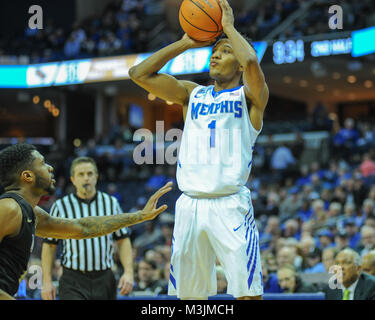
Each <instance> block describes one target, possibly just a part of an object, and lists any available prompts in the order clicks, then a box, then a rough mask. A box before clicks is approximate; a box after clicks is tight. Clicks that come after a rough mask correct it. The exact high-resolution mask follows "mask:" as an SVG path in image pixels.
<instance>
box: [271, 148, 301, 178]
mask: <svg viewBox="0 0 375 320" xmlns="http://www.w3.org/2000/svg"><path fill="white" fill-rule="evenodd" d="M295 163H296V159H295V158H294V157H293V154H292V152H291V151H290V149H289V148H288V147H287V146H286V145H285V144H284V145H281V146H279V147H277V148H276V149H275V151H274V152H273V154H272V157H271V168H272V169H273V170H274V171H275V172H276V173H277V174H279V175H280V178H281V180H284V178H285V174H286V173H287V172H288V171H289V169H290V166H291V165H294V164H295Z"/></svg>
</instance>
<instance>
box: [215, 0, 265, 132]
mask: <svg viewBox="0 0 375 320" xmlns="http://www.w3.org/2000/svg"><path fill="white" fill-rule="evenodd" d="M218 3H219V5H220V7H221V10H222V12H223V15H222V21H221V23H222V26H223V31H224V33H225V34H226V35H227V37H228V39H229V40H230V41H231V45H232V47H233V53H234V55H235V57H236V59H237V60H238V62H239V63H240V65H241V66H242V67H243V82H244V90H245V94H246V96H247V97H248V98H249V99H250V100H251V101H252V106H253V107H254V108H251V110H250V119H251V122H252V124H253V126H254V128H255V129H257V130H259V129H260V128H261V126H262V120H263V112H264V109H265V108H266V105H267V102H268V96H269V91H268V87H267V84H266V82H265V78H264V74H263V71H262V69H261V68H260V65H259V62H258V57H257V54H256V52H255V50H254V49H253V48H252V47H251V45H250V44H249V43H248V41H247V40H246V39H245V38H244V37H242V36H241V34H240V33H239V32H238V31H237V30H236V29H235V28H234V16H233V10H232V8H231V7H230V5H229V3H228V1H227V0H218Z"/></svg>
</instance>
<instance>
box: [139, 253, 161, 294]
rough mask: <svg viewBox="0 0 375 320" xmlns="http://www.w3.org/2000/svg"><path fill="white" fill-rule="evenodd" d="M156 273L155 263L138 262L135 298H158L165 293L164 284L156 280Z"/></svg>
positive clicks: (144, 260)
mask: <svg viewBox="0 0 375 320" xmlns="http://www.w3.org/2000/svg"><path fill="white" fill-rule="evenodd" d="M156 271H157V267H156V264H155V262H154V261H152V260H146V259H142V260H140V261H139V262H138V266H137V278H136V283H135V286H134V289H133V295H134V296H156V295H158V294H160V292H162V291H163V283H162V282H161V281H159V280H160V279H155V275H156Z"/></svg>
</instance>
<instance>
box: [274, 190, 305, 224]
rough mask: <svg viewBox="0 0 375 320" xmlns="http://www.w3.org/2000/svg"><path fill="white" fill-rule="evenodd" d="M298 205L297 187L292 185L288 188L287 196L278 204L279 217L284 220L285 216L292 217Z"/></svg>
mask: <svg viewBox="0 0 375 320" xmlns="http://www.w3.org/2000/svg"><path fill="white" fill-rule="evenodd" d="M300 207H301V199H300V197H299V195H298V188H297V187H293V188H291V189H290V190H289V196H288V197H287V198H286V199H285V200H284V201H282V202H281V204H280V207H279V209H280V210H279V211H280V219H281V220H286V219H287V218H293V217H294V216H295V215H296V214H297V212H298V210H299V208H300Z"/></svg>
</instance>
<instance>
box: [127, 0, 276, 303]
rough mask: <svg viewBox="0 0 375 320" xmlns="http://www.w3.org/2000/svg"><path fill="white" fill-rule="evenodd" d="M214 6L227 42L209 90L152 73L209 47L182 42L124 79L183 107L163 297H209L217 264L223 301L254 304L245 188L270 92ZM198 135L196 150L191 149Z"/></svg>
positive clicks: (253, 243) (218, 47) (254, 259)
mask: <svg viewBox="0 0 375 320" xmlns="http://www.w3.org/2000/svg"><path fill="white" fill-rule="evenodd" d="M218 2H219V4H220V7H221V9H222V12H223V15H222V26H223V31H224V33H225V34H226V36H227V38H224V39H220V40H219V41H217V43H216V44H215V45H214V47H213V50H212V56H211V58H210V77H211V78H212V79H213V80H214V81H215V84H214V85H212V86H207V87H206V86H200V85H198V84H196V83H193V82H189V81H184V80H177V79H176V78H174V77H172V76H170V75H167V74H162V73H158V72H159V70H160V69H161V68H162V67H163V66H164V65H165V64H166V63H167V62H168V61H169V60H171V59H172V58H174V57H176V56H178V55H179V54H181V53H182V52H184V51H185V50H187V49H190V48H195V47H200V46H205V45H207V44H208V43H202V42H197V41H194V40H192V39H191V38H189V37H188V36H187V35H186V34H185V35H184V36H183V38H182V39H181V40H179V41H177V42H175V43H172V44H171V45H169V46H167V47H165V48H163V49H161V50H159V51H158V52H156V53H154V54H153V55H152V56H150V57H149V58H148V59H146V60H145V61H143V62H142V63H140V64H139V65H137V66H134V67H132V68H131V69H130V72H129V74H130V77H131V78H132V80H133V81H134V82H135V83H137V84H138V85H139V86H141V87H143V88H144V89H145V90H147V91H149V92H151V93H152V94H154V95H156V96H158V97H160V98H161V99H164V100H168V101H173V102H174V103H177V104H180V105H182V106H183V115H184V120H185V127H184V132H183V135H182V140H181V146H180V151H179V157H178V158H179V160H178V166H177V182H178V186H179V188H180V190H181V191H182V192H183V194H182V195H181V196H180V198H179V199H178V200H177V203H176V216H175V227H174V236H173V247H172V257H171V270H170V282H169V289H168V293H169V294H170V295H175V294H176V295H177V296H178V297H179V298H181V299H207V298H208V296H210V295H215V294H216V291H217V284H216V272H215V259H216V257H217V258H218V259H219V261H220V263H221V265H222V266H223V268H224V271H225V275H226V278H227V280H228V293H229V294H232V295H233V296H234V297H236V298H238V299H254V300H255V299H262V295H263V284H262V274H261V263H260V252H259V240H258V237H259V235H258V230H257V228H256V226H255V221H254V212H253V207H252V204H251V198H250V191H249V189H247V188H246V187H245V184H246V182H247V179H248V177H249V174H250V170H251V163H252V149H253V146H254V144H255V140H256V138H257V136H258V135H259V133H260V131H261V128H262V124H263V113H264V110H265V107H266V104H267V102H268V96H269V92H268V87H267V85H266V83H265V78H264V75H263V72H262V70H261V68H260V66H259V63H258V60H257V56H256V52H255V51H254V49H253V48H252V46H251V45H250V44H249V42H248V41H247V40H246V39H245V38H244V37H242V36H241V35H240V33H238V32H237V31H236V29H235V28H234V25H233V24H234V16H233V11H232V9H231V7H230V6H229V4H228V2H227V1H226V0H218ZM241 79H242V80H243V85H240V83H241ZM228 132H229V138H230V137H232V138H235V141H234V142H232V143H229V146H230V149H232V151H233V152H234V153H232V157H231V159H232V160H233V159H237V160H238V161H234V162H233V161H232V163H231V164H228V163H227V160H228V159H223V158H224V157H222V158H221V159H219V161H218V159H217V157H218V156H220V155H219V153H218V151H217V150H216V149H217V148H219V147H221V148H223V146H224V147H225V141H224V140H226V137H225V133H228ZM197 133H198V135H199V136H200V137H201V139H200V140H201V143H198V144H200V146H199V147H196V148H194V142H193V141H195V140H194V136H195V135H197ZM202 141H203V142H202ZM198 142H199V140H198ZM204 142H206V143H204ZM227 145H228V144H227ZM194 159H195V160H196V159H198V161H197V163H194ZM203 159H204V160H203ZM207 162H208V163H207Z"/></svg>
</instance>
